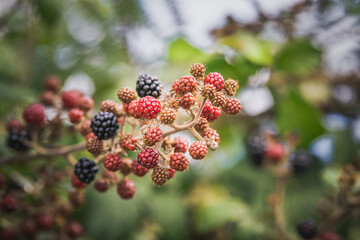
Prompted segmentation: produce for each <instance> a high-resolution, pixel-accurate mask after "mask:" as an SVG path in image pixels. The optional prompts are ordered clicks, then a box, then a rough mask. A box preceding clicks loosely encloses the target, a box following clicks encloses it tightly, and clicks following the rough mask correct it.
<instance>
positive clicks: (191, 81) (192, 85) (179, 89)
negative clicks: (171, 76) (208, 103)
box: [172, 75, 197, 96]
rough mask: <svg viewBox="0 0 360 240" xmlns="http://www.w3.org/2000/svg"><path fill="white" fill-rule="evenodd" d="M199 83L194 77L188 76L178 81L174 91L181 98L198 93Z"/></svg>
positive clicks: (175, 83) (174, 85) (174, 84)
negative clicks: (191, 93)
mask: <svg viewBox="0 0 360 240" xmlns="http://www.w3.org/2000/svg"><path fill="white" fill-rule="evenodd" d="M196 87H197V83H196V80H195V78H194V77H193V76H191V75H187V76H183V77H181V78H179V79H178V80H176V81H175V82H174V83H173V85H172V89H173V90H174V91H175V92H176V93H177V94H178V95H180V96H182V95H184V94H186V93H188V92H194V91H196Z"/></svg>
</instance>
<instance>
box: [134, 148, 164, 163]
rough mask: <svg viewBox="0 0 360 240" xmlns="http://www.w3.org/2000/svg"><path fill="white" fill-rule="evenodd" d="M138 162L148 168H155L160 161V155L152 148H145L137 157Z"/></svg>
mask: <svg viewBox="0 0 360 240" xmlns="http://www.w3.org/2000/svg"><path fill="white" fill-rule="evenodd" d="M137 161H138V163H139V164H140V165H142V166H144V167H146V168H154V167H156V166H157V164H158V161H159V153H158V152H157V151H156V150H154V149H152V148H144V149H143V150H142V151H141V152H139V153H138V155H137Z"/></svg>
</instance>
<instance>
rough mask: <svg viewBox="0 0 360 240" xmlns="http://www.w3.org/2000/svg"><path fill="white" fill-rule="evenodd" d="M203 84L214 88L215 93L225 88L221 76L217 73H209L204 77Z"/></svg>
mask: <svg viewBox="0 0 360 240" xmlns="http://www.w3.org/2000/svg"><path fill="white" fill-rule="evenodd" d="M204 83H205V84H211V85H213V86H214V87H216V90H217V91H220V90H221V89H223V88H224V86H225V82H224V78H223V76H222V75H221V74H220V73H217V72H211V73H209V74H208V75H207V76H206V77H205V80H204Z"/></svg>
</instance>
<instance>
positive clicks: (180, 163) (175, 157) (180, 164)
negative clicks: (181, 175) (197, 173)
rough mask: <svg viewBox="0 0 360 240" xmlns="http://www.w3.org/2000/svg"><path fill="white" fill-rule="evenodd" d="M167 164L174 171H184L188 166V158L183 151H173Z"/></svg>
mask: <svg viewBox="0 0 360 240" xmlns="http://www.w3.org/2000/svg"><path fill="white" fill-rule="evenodd" d="M169 165H170V167H171V168H172V169H174V170H176V171H184V170H186V169H187V167H188V166H189V160H188V159H187V158H186V157H185V155H184V154H183V153H174V154H172V155H171V156H170V163H169Z"/></svg>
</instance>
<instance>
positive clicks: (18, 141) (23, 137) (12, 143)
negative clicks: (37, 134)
mask: <svg viewBox="0 0 360 240" xmlns="http://www.w3.org/2000/svg"><path fill="white" fill-rule="evenodd" d="M30 140H31V138H30V135H29V133H28V132H27V131H25V130H21V131H18V130H16V129H13V130H11V131H10V134H9V136H8V138H7V145H8V146H9V147H10V148H12V149H14V150H15V151H19V152H24V151H27V150H28V149H29V145H28V141H30Z"/></svg>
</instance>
